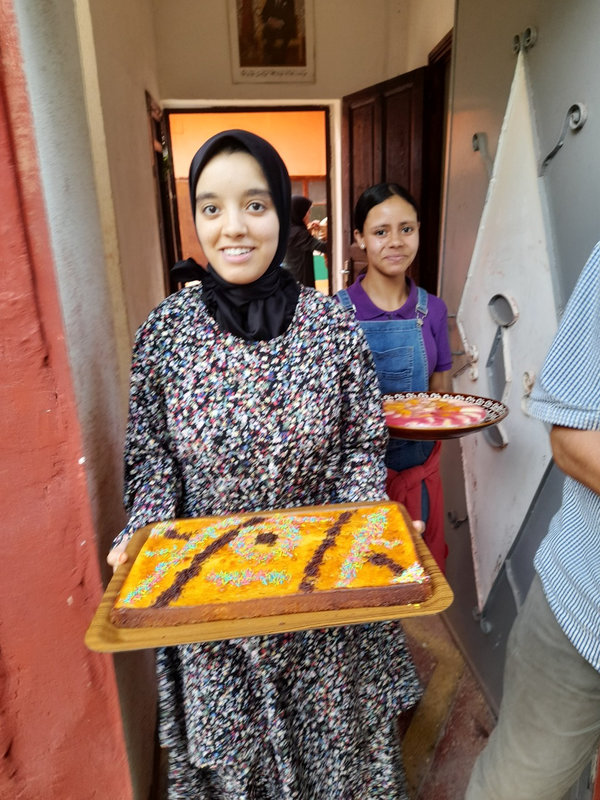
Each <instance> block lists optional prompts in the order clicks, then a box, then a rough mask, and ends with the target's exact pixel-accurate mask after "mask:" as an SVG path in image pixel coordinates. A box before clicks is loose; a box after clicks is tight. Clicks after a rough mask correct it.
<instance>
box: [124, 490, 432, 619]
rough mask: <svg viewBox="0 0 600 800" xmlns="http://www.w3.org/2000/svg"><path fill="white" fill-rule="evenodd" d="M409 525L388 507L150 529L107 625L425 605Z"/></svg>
mask: <svg viewBox="0 0 600 800" xmlns="http://www.w3.org/2000/svg"><path fill="white" fill-rule="evenodd" d="M409 524H410V522H409V520H408V517H407V516H406V512H405V510H404V508H403V507H402V506H401V505H399V504H398V503H393V502H385V503H364V504H358V503H356V504H346V505H329V506H315V507H305V508H292V509H285V510H282V511H266V512H256V513H252V514H237V515H232V516H227V517H204V518H199V519H184V520H174V521H171V522H161V523H158V524H155V525H152V526H148V528H149V534H148V536H147V538H146V541H145V542H144V544H143V546H142V548H141V549H140V552H139V554H138V556H137V558H136V559H135V562H134V563H133V565H132V567H131V569H130V572H129V574H128V576H127V578H126V579H125V581H124V583H123V585H122V587H121V590H120V592H119V594H118V596H117V598H116V601H115V604H114V608H113V609H112V612H111V619H112V621H113V622H114V623H115V624H116V625H119V626H123V627H138V626H162V625H177V624H184V623H190V622H206V621H209V620H226V619H242V618H248V617H261V616H269V615H272V614H287V613H296V612H301V611H316V610H331V609H339V608H360V607H368V606H381V605H402V604H405V603H418V602H422V601H423V600H425V599H427V598H428V597H429V596H430V594H431V582H430V578H429V576H428V575H427V574H426V572H425V570H424V569H423V566H422V564H421V563H420V561H419V559H418V556H417V552H416V549H415V545H414V542H413V540H412V535H411V532H410V529H409Z"/></svg>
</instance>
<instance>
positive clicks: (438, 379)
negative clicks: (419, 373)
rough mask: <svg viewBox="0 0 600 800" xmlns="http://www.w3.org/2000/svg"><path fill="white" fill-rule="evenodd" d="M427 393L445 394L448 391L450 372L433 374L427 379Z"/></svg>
mask: <svg viewBox="0 0 600 800" xmlns="http://www.w3.org/2000/svg"><path fill="white" fill-rule="evenodd" d="M429 391H430V392H439V393H440V394H445V393H446V392H449V391H450V370H449V369H447V370H445V371H444V372H433V373H432V375H431V377H430V378H429Z"/></svg>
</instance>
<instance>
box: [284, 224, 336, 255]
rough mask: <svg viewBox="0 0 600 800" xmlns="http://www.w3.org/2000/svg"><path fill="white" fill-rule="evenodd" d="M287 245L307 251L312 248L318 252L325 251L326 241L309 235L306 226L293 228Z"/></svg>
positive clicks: (310, 251)
mask: <svg viewBox="0 0 600 800" xmlns="http://www.w3.org/2000/svg"><path fill="white" fill-rule="evenodd" d="M288 247H293V248H295V249H298V250H304V251H308V252H309V253H312V252H313V250H318V252H319V253H325V252H327V242H322V241H321V240H320V239H316V238H315V237H314V236H311V234H310V233H309V232H308V230H307V228H304V227H301V228H300V227H299V228H296V229H294V231H293V233H292V235H291V236H290V241H289V243H288Z"/></svg>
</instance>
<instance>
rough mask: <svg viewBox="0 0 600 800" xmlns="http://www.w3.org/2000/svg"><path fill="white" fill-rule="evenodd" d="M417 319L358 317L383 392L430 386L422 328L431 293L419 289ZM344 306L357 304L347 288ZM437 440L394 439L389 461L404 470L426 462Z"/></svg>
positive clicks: (343, 293) (342, 297)
mask: <svg viewBox="0 0 600 800" xmlns="http://www.w3.org/2000/svg"><path fill="white" fill-rule="evenodd" d="M417 292H418V295H417V308H416V318H415V319H389V320H358V323H359V324H360V327H361V328H362V329H363V331H364V333H365V336H366V337H367V342H368V343H369V347H370V349H371V353H372V354H373V359H374V361H375V368H376V369H377V377H378V378H379V387H380V389H381V392H382V394H395V393H396V392H424V391H427V389H428V387H429V370H428V368H427V354H426V352H425V342H424V341H423V333H422V331H421V328H422V326H423V320H424V319H425V317H426V316H427V292H426V291H425V289H422V288H421V287H420V286H419V287H418V288H417ZM336 296H337V297H338V298H339V300H340V303H341V305H342V306H343V307H344V308H348V309H353V310H354V305H353V303H352V300H351V299H350V295H349V294H348V292H347V291H346V289H341V290H340V291H339V292H338V293H337V295H336ZM434 444H435V443H434V442H421V441H406V440H404V439H390V441H389V444H388V448H387V452H386V457H385V464H386V466H387V467H388V468H389V469H394V470H396V471H397V472H400V471H401V470H403V469H409V468H410V467H414V466H416V465H417V464H424V463H425V461H426V460H427V458H428V456H429V454H430V453H431V451H432V450H433V448H434Z"/></svg>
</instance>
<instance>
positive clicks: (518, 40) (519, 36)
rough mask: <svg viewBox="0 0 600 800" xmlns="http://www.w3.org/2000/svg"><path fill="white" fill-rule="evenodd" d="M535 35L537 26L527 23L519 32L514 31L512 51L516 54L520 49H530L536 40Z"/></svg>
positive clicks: (525, 50)
mask: <svg viewBox="0 0 600 800" xmlns="http://www.w3.org/2000/svg"><path fill="white" fill-rule="evenodd" d="M537 36H538V34H537V28H534V27H533V25H529V26H528V27H527V28H525V30H524V31H521V33H515V35H514V36H513V48H512V49H513V53H514V54H515V55H518V54H519V53H520V52H521V50H523V51H524V52H527V50H531V48H532V47H533V45H534V44H535V43H536V42H537Z"/></svg>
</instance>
